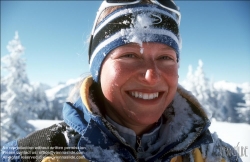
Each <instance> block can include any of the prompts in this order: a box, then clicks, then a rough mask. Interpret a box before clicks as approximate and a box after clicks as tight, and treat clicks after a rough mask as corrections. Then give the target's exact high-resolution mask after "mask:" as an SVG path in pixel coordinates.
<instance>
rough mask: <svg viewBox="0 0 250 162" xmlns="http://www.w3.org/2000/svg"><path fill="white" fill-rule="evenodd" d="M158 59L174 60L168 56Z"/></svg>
mask: <svg viewBox="0 0 250 162" xmlns="http://www.w3.org/2000/svg"><path fill="white" fill-rule="evenodd" d="M159 59H161V60H174V59H173V58H171V57H169V56H161V57H160V58H159Z"/></svg>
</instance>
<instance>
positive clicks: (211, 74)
mask: <svg viewBox="0 0 250 162" xmlns="http://www.w3.org/2000/svg"><path fill="white" fill-rule="evenodd" d="M100 3H101V1H45V2H42V1H1V57H2V56H3V55H6V54H8V51H7V49H6V46H7V44H8V42H9V41H10V40H12V39H13V38H14V35H15V31H18V33H19V37H20V40H21V42H22V45H23V46H24V47H25V48H26V50H25V53H24V55H23V57H24V58H25V59H26V63H27V74H28V77H29V79H30V81H31V82H42V83H47V84H50V85H56V84H57V83H58V82H63V81H67V80H68V79H71V78H78V77H79V76H81V75H84V74H87V73H88V72H89V67H88V53H87V51H88V43H87V39H88V37H89V35H90V31H91V28H92V25H93V21H94V18H95V14H96V11H97V9H98V7H99V5H100ZM176 4H177V5H178V6H179V7H180V9H181V13H182V22H181V28H180V31H181V36H182V41H183V48H182V51H181V56H180V57H181V62H180V69H179V75H180V81H182V80H183V79H185V77H186V74H187V72H188V65H193V69H195V68H196V67H197V65H198V60H199V59H201V60H202V61H203V63H204V71H205V73H206V76H207V77H208V78H210V79H212V80H213V81H219V80H226V81H229V82H235V83H243V82H250V19H249V15H250V2H249V1H176Z"/></svg>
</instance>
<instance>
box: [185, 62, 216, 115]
mask: <svg viewBox="0 0 250 162" xmlns="http://www.w3.org/2000/svg"><path fill="white" fill-rule="evenodd" d="M182 84H183V86H184V87H185V88H186V89H188V90H189V91H191V93H192V94H193V95H194V96H195V97H196V98H197V99H198V101H199V102H200V103H201V105H202V106H203V107H204V108H205V110H206V112H207V114H208V115H209V116H210V117H211V115H213V114H214V113H215V111H216V110H215V106H216V104H217V103H216V100H215V95H216V92H215V90H214V88H213V85H212V83H211V82H210V80H209V79H208V78H207V77H206V76H205V73H204V71H203V62H202V60H199V62H198V67H197V69H196V70H195V71H194V72H193V69H192V66H191V65H190V66H189V71H188V74H187V78H186V79H185V80H184V81H183V83H182Z"/></svg>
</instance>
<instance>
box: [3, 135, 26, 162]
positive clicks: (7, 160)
mask: <svg viewBox="0 0 250 162" xmlns="http://www.w3.org/2000/svg"><path fill="white" fill-rule="evenodd" d="M1 161H2V162H21V161H22V160H21V156H20V152H19V150H18V144H17V140H15V141H11V142H9V143H7V144H5V145H4V146H3V147H2V150H1Z"/></svg>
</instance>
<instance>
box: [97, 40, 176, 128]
mask: <svg viewBox="0 0 250 162" xmlns="http://www.w3.org/2000/svg"><path fill="white" fill-rule="evenodd" d="M100 77H101V78H100V79H101V88H102V92H103V94H104V97H105V102H106V106H105V110H106V113H107V115H108V116H109V117H111V118H112V119H113V120H115V121H116V122H118V123H119V124H122V125H125V126H126V125H128V124H135V125H138V126H140V125H150V124H153V123H155V122H157V121H158V119H159V118H160V116H161V115H162V113H163V112H164V110H165V109H166V107H167V106H168V105H169V104H170V103H171V101H172V100H173V98H174V95H175V93H176V90H177V85H178V63H177V57H176V53H175V51H174V50H173V49H172V48H171V47H169V46H167V45H164V44H160V43H143V44H142V47H140V46H139V45H138V44H135V43H133V44H132V43H131V44H127V45H124V46H121V47H118V48H116V49H114V50H113V51H112V52H111V53H110V54H109V55H108V56H107V58H106V59H105V60H104V62H103V65H102V69H101V76H100Z"/></svg>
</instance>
